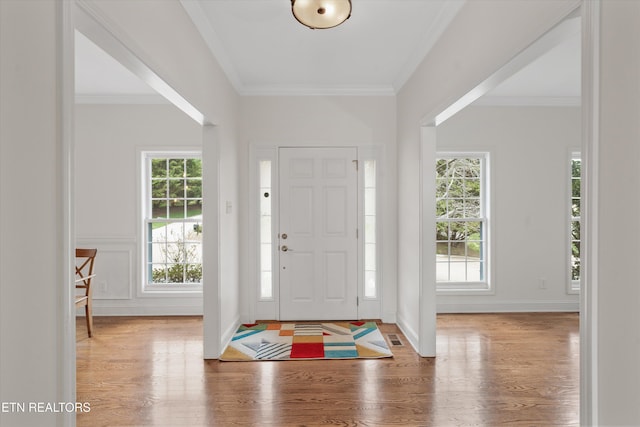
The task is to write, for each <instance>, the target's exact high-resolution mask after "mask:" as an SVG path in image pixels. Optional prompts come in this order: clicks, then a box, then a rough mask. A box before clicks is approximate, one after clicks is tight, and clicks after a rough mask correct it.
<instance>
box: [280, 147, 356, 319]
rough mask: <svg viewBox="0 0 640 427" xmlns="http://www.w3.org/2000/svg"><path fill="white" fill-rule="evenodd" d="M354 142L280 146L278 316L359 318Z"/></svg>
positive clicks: (283, 317)
mask: <svg viewBox="0 0 640 427" xmlns="http://www.w3.org/2000/svg"><path fill="white" fill-rule="evenodd" d="M357 154H358V153H357V149H356V148H280V150H279V165H280V166H279V173H280V176H279V178H280V209H279V212H280V229H279V255H280V256H279V259H280V266H279V267H280V319H281V320H356V319H357V318H358V304H357V297H358V243H357V238H358V237H357V233H358V232H357V227H358V173H357V161H356V159H357V158H358V157H357Z"/></svg>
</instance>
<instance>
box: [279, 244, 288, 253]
mask: <svg viewBox="0 0 640 427" xmlns="http://www.w3.org/2000/svg"><path fill="white" fill-rule="evenodd" d="M281 249H282V252H287V251H288V250H289V248H288V247H287V245H282V248H281Z"/></svg>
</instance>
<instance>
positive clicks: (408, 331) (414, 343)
mask: <svg viewBox="0 0 640 427" xmlns="http://www.w3.org/2000/svg"><path fill="white" fill-rule="evenodd" d="M396 325H397V326H398V328H400V330H401V331H402V333H403V334H404V336H405V338H406V339H407V341H409V344H411V347H413V349H414V350H415V352H416V353H418V354H420V352H419V351H418V334H417V332H416V331H414V330H413V328H411V326H409V324H408V323H407V322H406V321H405V319H404V317H403V316H402V315H398V322H397V323H396Z"/></svg>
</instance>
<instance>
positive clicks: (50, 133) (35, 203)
mask: <svg viewBox="0 0 640 427" xmlns="http://www.w3.org/2000/svg"><path fill="white" fill-rule="evenodd" d="M59 12H60V4H58V3H54V2H24V1H2V2H0V206H1V210H0V402H59V401H64V399H65V396H64V395H63V393H64V392H63V390H64V387H63V381H62V380H61V378H60V375H61V373H62V372H63V369H61V368H62V366H63V363H64V360H63V359H64V356H63V355H64V354H65V353H64V351H63V349H62V342H63V338H62V333H63V330H64V325H65V323H66V320H67V319H66V318H65V312H67V313H69V314H70V312H71V301H70V300H68V301H63V296H62V294H61V292H62V289H64V288H63V286H64V283H66V282H65V280H66V279H69V268H67V269H66V270H67V272H66V275H65V268H64V265H65V261H69V257H68V256H65V254H64V252H65V247H66V246H67V245H68V244H69V242H68V239H67V240H66V243H65V239H64V237H63V236H62V230H64V229H65V228H66V227H65V225H64V224H65V218H64V209H63V206H64V202H63V188H64V179H63V177H64V171H63V166H62V165H63V155H64V151H63V149H62V147H63V143H62V121H61V115H59V114H58V113H59V111H60V108H61V106H62V101H61V93H60V92H59V91H58V90H57V89H59V88H60V86H59V82H60V81H61V74H60V70H61V68H59V67H58V66H59V58H60V57H61V45H60V44H58V40H59V38H58V37H59V35H60V33H59V32H58V31H59V28H60V27H61V16H62V15H61V14H60V13H59ZM18 41H19V42H18ZM68 267H70V264H68ZM60 422H62V416H61V415H59V414H55V413H51V412H50V413H46V414H42V413H26V414H25V413H19V412H15V413H10V412H9V413H7V412H5V411H0V425H2V426H33V425H56V423H60Z"/></svg>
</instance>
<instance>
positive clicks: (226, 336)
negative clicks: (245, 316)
mask: <svg viewBox="0 0 640 427" xmlns="http://www.w3.org/2000/svg"><path fill="white" fill-rule="evenodd" d="M240 323H241V322H240V316H238V317H236V319H235V320H234V321H233V322H231V324H230V325H229V327H228V328H227V329H226V330H225V331H224V332H223V333H222V336H221V337H220V354H222V352H223V351H224V349H225V348H227V345H229V342H230V341H231V339H232V338H233V334H235V333H236V331H237V330H238V328H239V327H240Z"/></svg>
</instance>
